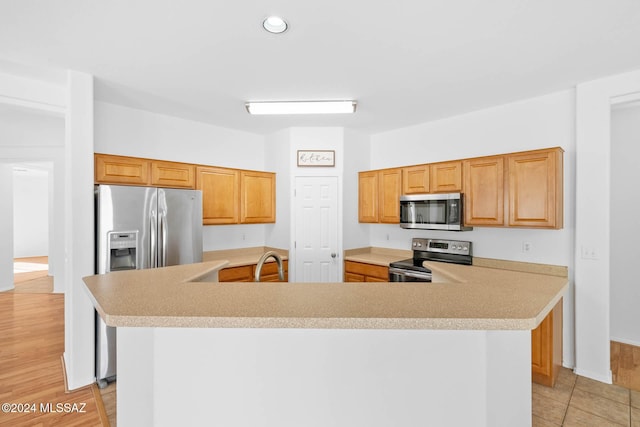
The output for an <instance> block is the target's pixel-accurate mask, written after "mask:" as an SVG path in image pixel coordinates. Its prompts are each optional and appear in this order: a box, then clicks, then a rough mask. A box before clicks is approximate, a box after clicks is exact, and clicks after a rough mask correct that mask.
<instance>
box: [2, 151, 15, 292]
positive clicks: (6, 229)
mask: <svg viewBox="0 0 640 427" xmlns="http://www.w3.org/2000/svg"><path fill="white" fill-rule="evenodd" d="M0 199H3V200H13V167H12V166H11V165H9V164H3V163H0ZM0 236H2V239H1V240H3V241H4V243H3V244H0V292H2V291H7V290H10V289H13V287H14V286H13V209H0Z"/></svg>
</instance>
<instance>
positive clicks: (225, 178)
mask: <svg viewBox="0 0 640 427" xmlns="http://www.w3.org/2000/svg"><path fill="white" fill-rule="evenodd" d="M196 189H198V190H201V191H202V223H203V224H204V225H212V224H237V223H238V222H240V171H238V170H236V169H226V168H214V167H207V166H198V167H197V168H196Z"/></svg>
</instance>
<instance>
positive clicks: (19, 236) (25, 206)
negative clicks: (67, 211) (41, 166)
mask: <svg viewBox="0 0 640 427" xmlns="http://www.w3.org/2000/svg"><path fill="white" fill-rule="evenodd" d="M18 169H20V168H19V167H18ZM13 190H14V191H13V225H14V234H13V238H14V241H13V257H14V258H22V257H33V256H47V255H48V254H49V176H48V173H47V172H46V171H41V172H35V171H31V172H29V171H25V172H21V171H19V170H18V171H16V170H14V172H13Z"/></svg>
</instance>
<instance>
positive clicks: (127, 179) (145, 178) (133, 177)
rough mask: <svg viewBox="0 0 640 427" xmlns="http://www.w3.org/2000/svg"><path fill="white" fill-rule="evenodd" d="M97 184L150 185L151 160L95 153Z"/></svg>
mask: <svg viewBox="0 0 640 427" xmlns="http://www.w3.org/2000/svg"><path fill="white" fill-rule="evenodd" d="M94 163H95V182H96V184H130V185H149V183H150V180H149V168H150V164H151V161H149V160H147V159H139V158H135V157H124V156H112V155H109V154H95V155H94Z"/></svg>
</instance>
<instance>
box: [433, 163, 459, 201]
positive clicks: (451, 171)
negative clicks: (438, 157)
mask: <svg viewBox="0 0 640 427" xmlns="http://www.w3.org/2000/svg"><path fill="white" fill-rule="evenodd" d="M429 166H430V169H431V183H430V185H431V192H432V193H457V192H460V191H462V161H455V162H444V163H433V164H431V165H429Z"/></svg>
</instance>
